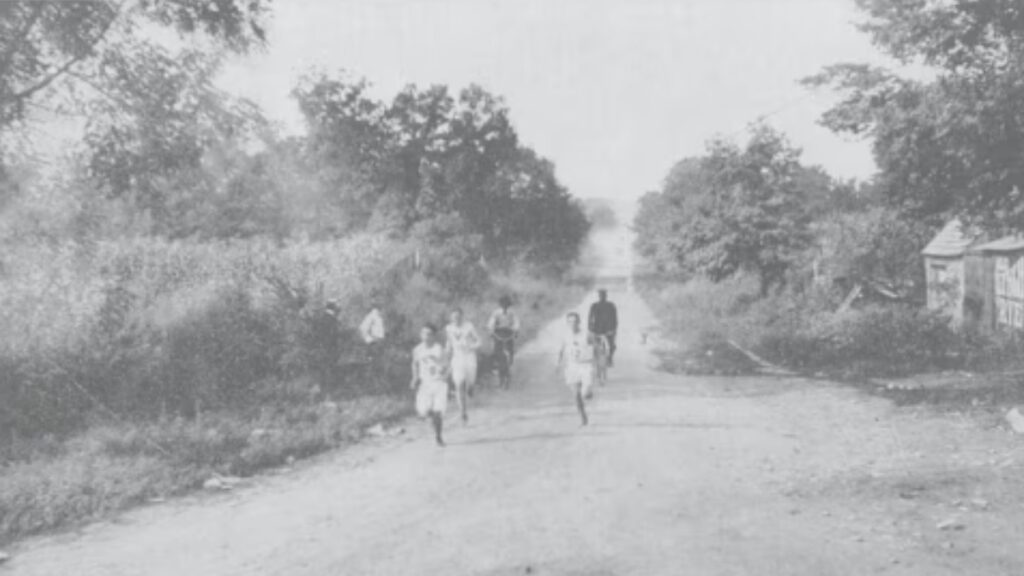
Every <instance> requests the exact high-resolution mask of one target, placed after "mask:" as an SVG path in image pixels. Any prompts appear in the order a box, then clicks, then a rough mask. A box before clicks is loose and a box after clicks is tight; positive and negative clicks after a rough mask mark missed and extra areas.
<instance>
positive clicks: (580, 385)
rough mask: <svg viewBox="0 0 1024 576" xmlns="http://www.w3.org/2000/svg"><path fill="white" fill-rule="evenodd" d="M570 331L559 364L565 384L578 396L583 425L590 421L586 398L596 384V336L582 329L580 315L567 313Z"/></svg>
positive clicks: (563, 345) (559, 356) (577, 400)
mask: <svg viewBox="0 0 1024 576" xmlns="http://www.w3.org/2000/svg"><path fill="white" fill-rule="evenodd" d="M566 321H567V323H568V324H569V333H568V334H566V336H565V339H564V340H563V341H562V348H561V349H560V350H559V351H558V366H559V367H560V368H561V369H562V370H563V373H564V375H565V384H566V386H568V387H569V389H570V390H572V393H573V396H574V397H575V398H576V409H577V410H578V411H579V413H580V420H581V422H582V425H583V426H586V425H587V423H588V419H587V408H586V406H585V405H584V400H588V399H590V397H591V395H592V391H591V388H592V387H593V385H594V346H595V343H594V336H593V335H592V334H590V333H589V332H584V331H583V330H581V329H580V315H579V314H577V313H575V312H570V313H569V314H567V315H566Z"/></svg>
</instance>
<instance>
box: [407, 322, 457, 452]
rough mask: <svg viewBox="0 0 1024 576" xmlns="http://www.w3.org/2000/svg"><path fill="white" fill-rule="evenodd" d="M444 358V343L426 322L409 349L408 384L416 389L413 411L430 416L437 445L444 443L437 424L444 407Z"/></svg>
mask: <svg viewBox="0 0 1024 576" xmlns="http://www.w3.org/2000/svg"><path fill="white" fill-rule="evenodd" d="M447 360H448V358H447V354H445V350H444V346H442V345H441V343H440V342H438V341H437V327H436V326H434V325H433V324H427V325H426V326H424V327H423V328H422V329H421V330H420V344H419V345H418V346H416V348H414V349H413V351H412V382H411V383H410V387H411V388H412V389H413V390H416V412H417V413H418V414H419V415H420V417H421V418H429V419H430V423H431V424H432V425H433V428H434V439H435V440H436V441H437V445H438V446H444V440H443V439H442V437H441V428H442V427H443V423H444V413H445V411H446V410H447V409H448V382H447V380H448V361H447Z"/></svg>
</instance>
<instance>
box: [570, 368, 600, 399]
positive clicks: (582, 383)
mask: <svg viewBox="0 0 1024 576" xmlns="http://www.w3.org/2000/svg"><path fill="white" fill-rule="evenodd" d="M565 385H566V386H568V387H569V389H570V390H572V392H573V393H574V394H575V393H576V390H577V387H578V388H579V390H580V391H581V392H583V394H584V395H586V394H587V393H588V392H590V389H591V388H593V386H594V365H593V364H591V363H589V362H569V363H568V364H566V366H565Z"/></svg>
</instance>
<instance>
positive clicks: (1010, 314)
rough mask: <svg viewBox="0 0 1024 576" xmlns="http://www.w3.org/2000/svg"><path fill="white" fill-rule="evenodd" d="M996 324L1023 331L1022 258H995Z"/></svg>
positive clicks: (1023, 276) (1023, 261)
mask: <svg viewBox="0 0 1024 576" xmlns="http://www.w3.org/2000/svg"><path fill="white" fill-rule="evenodd" d="M995 284H996V286H995V289H996V290H995V292H996V324H997V325H998V326H1005V327H1007V328H1013V329H1017V330H1020V329H1024V258H1021V257H1017V258H1015V261H1014V262H1012V263H1011V262H1010V258H1009V257H1007V256H999V257H997V258H996V270H995Z"/></svg>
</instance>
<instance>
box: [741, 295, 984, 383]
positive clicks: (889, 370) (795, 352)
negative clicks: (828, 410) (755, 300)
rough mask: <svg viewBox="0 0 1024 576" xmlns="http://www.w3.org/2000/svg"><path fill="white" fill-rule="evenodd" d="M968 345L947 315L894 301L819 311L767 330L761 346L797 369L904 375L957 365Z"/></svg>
mask: <svg viewBox="0 0 1024 576" xmlns="http://www.w3.org/2000/svg"><path fill="white" fill-rule="evenodd" d="M963 345H964V344H963V339H962V338H961V337H960V336H959V335H957V334H956V333H955V332H954V331H953V330H952V329H951V327H950V323H949V320H948V319H947V318H944V317H942V316H940V315H938V314H935V313H932V312H929V311H926V310H922V309H920V308H915V307H910V306H899V305H893V306H871V307H867V308H865V309H862V310H850V311H847V312H845V313H842V314H817V315H815V316H812V317H810V318H808V319H806V320H805V324H804V325H803V326H801V327H800V328H798V329H796V330H791V331H780V332H776V333H770V334H767V335H766V336H765V337H764V338H763V339H762V341H761V344H760V347H759V348H760V349H761V351H762V352H763V353H764V354H765V355H766V356H768V357H769V358H772V359H774V360H776V361H778V362H781V363H783V364H785V365H787V366H791V367H794V368H799V369H807V370H825V371H828V372H833V373H835V372H841V373H844V374H848V375H885V376H898V375H906V374H909V373H913V372H921V371H927V370H934V369H944V368H949V367H952V366H953V365H955V364H956V363H957V362H958V356H959V354H960V351H961V349H962V347H963Z"/></svg>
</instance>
